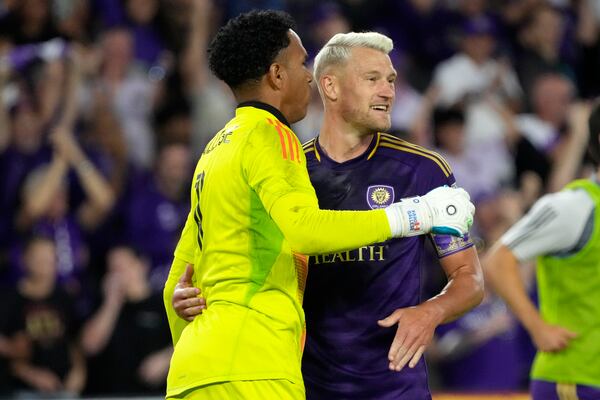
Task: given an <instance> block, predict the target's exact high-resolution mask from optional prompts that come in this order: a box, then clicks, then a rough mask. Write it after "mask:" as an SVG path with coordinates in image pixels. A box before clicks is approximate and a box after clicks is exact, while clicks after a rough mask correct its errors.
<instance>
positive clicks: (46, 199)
mask: <svg viewBox="0 0 600 400" xmlns="http://www.w3.org/2000/svg"><path fill="white" fill-rule="evenodd" d="M66 173H67V163H66V161H65V160H64V159H62V158H60V157H57V156H55V157H54V158H53V159H52V162H51V163H50V166H49V167H48V169H47V171H46V173H45V174H44V176H43V178H42V179H40V180H39V181H40V183H39V185H37V186H36V188H35V190H28V191H26V193H25V213H26V215H27V217H28V218H29V219H32V220H35V219H36V218H39V217H40V216H41V215H42V214H44V213H45V212H46V210H47V209H48V207H49V205H50V203H51V202H52V200H53V199H54V196H55V195H56V193H57V191H58V189H59V188H60V186H61V185H62V184H63V180H64V178H65V175H66Z"/></svg>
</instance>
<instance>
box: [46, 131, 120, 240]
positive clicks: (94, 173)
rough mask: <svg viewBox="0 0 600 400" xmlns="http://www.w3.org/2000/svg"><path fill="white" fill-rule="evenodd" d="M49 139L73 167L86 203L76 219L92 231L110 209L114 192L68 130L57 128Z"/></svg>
mask: <svg viewBox="0 0 600 400" xmlns="http://www.w3.org/2000/svg"><path fill="white" fill-rule="evenodd" d="M51 139H52V141H53V144H54V147H55V149H56V150H57V152H58V153H60V154H61V155H62V157H64V159H65V160H67V161H68V163H69V164H70V165H71V166H72V167H73V169H74V170H75V172H76V173H77V177H78V178H79V181H80V183H81V185H82V186H83V189H84V191H85V194H86V202H85V203H84V204H83V205H82V206H81V207H80V209H79V210H78V218H79V222H80V223H81V224H82V225H83V226H84V227H85V228H87V229H92V228H94V227H95V226H96V225H97V224H98V223H99V222H100V221H101V219H102V217H104V215H106V213H107V212H108V211H110V209H111V208H112V206H113V204H114V202H115V194H114V191H113V190H112V188H111V186H110V184H109V183H108V182H107V181H106V179H105V178H104V177H103V176H102V174H100V172H99V171H98V170H97V169H96V167H95V166H94V164H92V162H91V161H90V160H89V159H88V158H87V156H86V155H85V153H84V152H83V150H81V147H80V146H79V144H78V143H77V141H76V140H75V138H74V137H73V134H72V133H71V131H70V130H68V129H66V128H63V127H57V129H56V130H55V131H54V132H53V134H52V138H51Z"/></svg>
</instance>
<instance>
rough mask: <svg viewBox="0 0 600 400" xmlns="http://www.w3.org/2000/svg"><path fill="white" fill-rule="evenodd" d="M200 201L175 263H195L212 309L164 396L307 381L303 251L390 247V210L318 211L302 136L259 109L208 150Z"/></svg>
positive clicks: (242, 113) (189, 334) (241, 113)
mask: <svg viewBox="0 0 600 400" xmlns="http://www.w3.org/2000/svg"><path fill="white" fill-rule="evenodd" d="M191 199H192V203H191V210H190V213H189V215H188V219H187V222H186V225H185V228H184V230H183V233H182V236H181V239H180V241H179V243H178V245H177V248H176V250H175V258H176V260H177V259H178V260H181V261H182V262H187V263H192V264H194V276H195V279H196V282H197V285H198V286H199V287H200V288H201V290H202V294H203V296H204V297H205V298H206V301H207V309H206V310H204V312H203V314H202V315H200V316H198V317H196V318H195V319H194V321H193V322H192V323H191V324H189V325H187V326H186V327H185V328H184V329H183V331H182V332H181V336H180V337H179V340H178V341H177V343H176V345H175V351H174V354H173V358H172V360H171V367H170V371H169V376H168V380H167V397H169V396H177V395H180V394H181V393H183V392H185V391H187V390H190V389H193V388H196V387H198V386H202V385H206V384H210V383H216V382H225V381H233V380H259V379H287V380H290V381H292V382H294V383H298V384H303V383H302V376H301V373H300V361H301V355H302V347H303V333H304V313H303V311H302V306H301V304H302V293H303V290H304V283H305V279H306V274H307V257H306V256H305V255H303V254H320V253H327V252H334V251H343V250H349V249H353V248H357V247H360V246H363V245H366V244H370V243H374V242H381V241H384V240H386V239H388V238H389V237H390V235H391V233H390V227H389V224H388V221H387V217H386V215H385V211H383V210H372V211H325V210H319V208H318V202H317V198H316V195H315V192H314V189H313V187H312V186H311V183H310V180H309V176H308V172H307V170H306V158H305V156H304V152H303V151H302V147H301V145H300V143H299V141H298V139H297V137H296V135H295V134H294V133H293V132H292V131H291V129H290V128H289V126H288V124H287V122H286V120H285V118H284V117H283V115H282V114H281V113H280V112H279V111H278V110H276V109H275V108H273V107H271V106H269V105H266V104H263V103H257V102H252V103H242V104H241V105H240V106H239V107H238V108H237V110H236V116H235V117H234V118H233V119H232V120H231V121H230V122H229V123H228V124H227V125H226V126H225V127H224V128H223V129H222V130H221V131H220V132H219V133H217V135H216V136H215V137H214V138H213V139H212V141H211V142H210V143H209V144H208V145H207V146H206V149H205V150H204V152H203V154H202V157H201V158H200V160H199V162H198V165H197V167H196V170H195V172H194V180H193V185H192V190H191ZM172 319H173V318H172V315H170V324H171V326H172V327H173V320H172Z"/></svg>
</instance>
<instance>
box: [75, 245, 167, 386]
mask: <svg viewBox="0 0 600 400" xmlns="http://www.w3.org/2000/svg"><path fill="white" fill-rule="evenodd" d="M149 268H150V266H149V265H148V262H147V260H146V259H145V258H144V256H143V255H141V254H139V253H137V251H136V250H134V249H133V248H132V247H128V246H116V247H113V248H111V249H110V250H109V252H108V255H107V268H106V275H105V276H104V280H103V282H102V288H103V299H102V303H101V305H100V307H99V308H98V310H97V311H96V312H95V313H94V314H93V315H92V316H91V317H90V319H89V320H88V321H87V322H86V323H85V325H84V326H83V329H82V335H81V343H82V347H83V350H84V352H85V353H86V355H88V356H91V360H90V383H89V386H88V388H87V391H88V392H89V393H96V394H99V393H102V394H105V395H161V394H163V393H164V389H165V379H166V376H167V370H168V368H169V360H170V358H171V354H172V350H173V348H172V346H171V341H170V339H169V326H168V323H167V318H166V316H165V315H164V310H163V302H162V295H161V294H160V293H158V292H156V291H153V290H152V288H151V287H150V282H149V281H148V272H149Z"/></svg>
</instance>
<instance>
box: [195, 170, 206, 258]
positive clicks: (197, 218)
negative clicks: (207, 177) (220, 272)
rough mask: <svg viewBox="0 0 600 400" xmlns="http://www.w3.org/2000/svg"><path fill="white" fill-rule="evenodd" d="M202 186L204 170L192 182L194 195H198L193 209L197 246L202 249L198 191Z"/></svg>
mask: <svg viewBox="0 0 600 400" xmlns="http://www.w3.org/2000/svg"><path fill="white" fill-rule="evenodd" d="M203 186H204V171H203V172H201V173H199V174H198V176H196V183H195V184H194V188H195V189H196V196H197V197H198V204H197V205H196V210H195V211H194V221H196V225H198V247H200V250H202V238H203V236H204V232H203V231H202V211H201V210H200V193H202V187H203Z"/></svg>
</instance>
